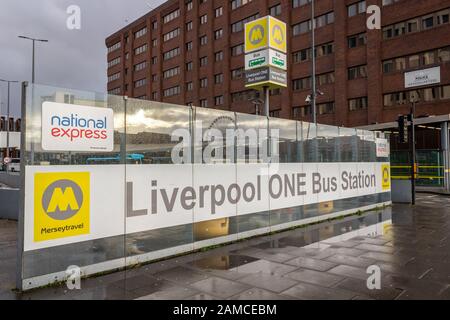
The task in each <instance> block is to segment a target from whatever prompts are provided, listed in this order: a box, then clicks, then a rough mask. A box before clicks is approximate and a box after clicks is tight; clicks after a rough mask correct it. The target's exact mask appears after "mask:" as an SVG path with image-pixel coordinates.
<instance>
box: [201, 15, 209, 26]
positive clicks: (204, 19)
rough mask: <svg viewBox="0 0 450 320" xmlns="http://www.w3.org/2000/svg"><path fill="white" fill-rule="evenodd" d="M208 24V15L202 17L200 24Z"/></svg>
mask: <svg viewBox="0 0 450 320" xmlns="http://www.w3.org/2000/svg"><path fill="white" fill-rule="evenodd" d="M206 23H208V15H207V14H204V15H202V16H201V17H200V24H206Z"/></svg>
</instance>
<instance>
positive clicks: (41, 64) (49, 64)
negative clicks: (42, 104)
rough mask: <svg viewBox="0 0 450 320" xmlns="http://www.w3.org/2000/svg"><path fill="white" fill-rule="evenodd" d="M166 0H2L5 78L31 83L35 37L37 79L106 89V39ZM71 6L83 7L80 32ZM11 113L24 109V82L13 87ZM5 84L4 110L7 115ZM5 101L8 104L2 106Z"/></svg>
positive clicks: (0, 72) (1, 87) (1, 90)
mask: <svg viewBox="0 0 450 320" xmlns="http://www.w3.org/2000/svg"><path fill="white" fill-rule="evenodd" d="M163 2H164V1H163V0H0V79H7V80H19V81H31V41H29V40H23V39H19V38H18V36H19V35H26V36H29V37H33V38H42V39H48V40H49V42H48V43H36V83H41V84H47V85H53V86H58V87H66V88H73V89H80V90H87V91H98V92H105V91H106V79H107V77H106V66H107V63H106V48H105V45H104V43H105V38H106V37H107V36H109V35H110V34H112V33H114V32H115V31H117V30H119V29H120V28H122V27H124V26H125V25H127V24H128V23H130V22H132V21H134V20H135V19H137V18H139V17H140V16H142V15H144V14H145V13H147V12H149V11H150V10H151V9H150V8H151V7H152V8H155V7H157V6H158V5H160V4H161V3H163ZM70 5H77V6H79V7H80V9H81V30H69V29H68V28H67V27H66V21H67V18H68V17H69V14H67V13H66V10H67V8H68V7H69V6H70ZM11 89H12V90H11V92H12V99H11V113H12V114H13V115H14V116H18V115H19V113H20V98H19V97H20V85H19V84H12V85H11ZM6 94H7V90H6V84H4V83H1V82H0V106H1V110H0V114H6ZM1 102H3V104H1Z"/></svg>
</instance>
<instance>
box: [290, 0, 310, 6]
mask: <svg viewBox="0 0 450 320" xmlns="http://www.w3.org/2000/svg"><path fill="white" fill-rule="evenodd" d="M308 3H311V0H292V8H298V7H301V6H304V5H305V4H308Z"/></svg>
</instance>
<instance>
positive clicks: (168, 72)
mask: <svg viewBox="0 0 450 320" xmlns="http://www.w3.org/2000/svg"><path fill="white" fill-rule="evenodd" d="M178 74H180V67H175V68H171V69H168V70H166V71H164V72H163V76H164V79H168V78H171V77H174V76H176V75H178Z"/></svg>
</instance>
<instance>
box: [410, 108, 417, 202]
mask: <svg viewBox="0 0 450 320" xmlns="http://www.w3.org/2000/svg"><path fill="white" fill-rule="evenodd" d="M415 111H416V101H415V99H414V100H413V102H412V105H411V139H410V140H411V142H410V143H411V204H413V205H415V204H416V170H415V169H416V132H415V127H414V114H415Z"/></svg>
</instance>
